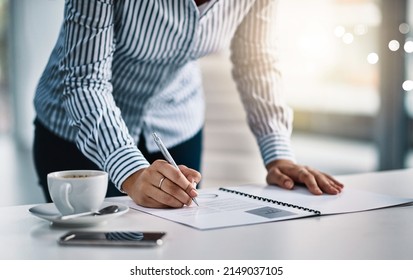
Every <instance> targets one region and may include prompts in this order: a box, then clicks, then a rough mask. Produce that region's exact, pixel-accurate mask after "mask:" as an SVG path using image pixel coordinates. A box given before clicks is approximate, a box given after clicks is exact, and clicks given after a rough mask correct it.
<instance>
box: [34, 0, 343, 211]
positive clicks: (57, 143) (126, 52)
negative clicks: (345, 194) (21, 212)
mask: <svg viewBox="0 0 413 280" xmlns="http://www.w3.org/2000/svg"><path fill="white" fill-rule="evenodd" d="M197 2H198V3H197ZM201 2H205V1H193V0H178V1H171V0H141V1H136V0H123V1H119V0H89V1H86V0H77V1H76V0H67V1H66V3H65V11H64V22H63V25H62V28H61V31H60V34H59V37H58V40H57V43H56V46H55V47H54V49H53V51H52V54H51V56H50V59H49V62H48V64H47V66H46V69H45V71H44V73H43V75H42V77H41V79H40V81H39V85H38V88H37V90H36V96H35V99H34V104H35V108H36V113H37V116H36V120H35V140H34V158H35V164H36V169H37V172H38V175H39V181H40V185H41V186H42V187H43V189H44V191H45V194H46V197H47V198H48V200H50V197H48V192H47V181H46V176H47V173H49V172H52V171H55V170H63V169H102V170H105V171H107V172H108V173H109V176H110V178H111V182H112V183H113V185H114V186H115V187H116V188H114V187H109V189H108V194H107V195H108V196H112V195H119V194H120V193H119V192H116V191H117V190H116V189H118V190H120V191H121V192H124V193H126V194H128V195H129V196H130V197H131V198H132V199H133V200H134V201H135V202H136V203H137V204H140V205H143V206H147V207H182V206H183V205H189V204H190V203H191V199H192V198H194V197H196V196H197V192H196V188H195V186H196V183H197V182H199V181H200V180H201V174H200V173H199V172H198V171H197V170H199V169H200V162H201V148H202V128H203V125H204V99H203V92H202V85H201V75H200V71H199V68H198V66H197V64H196V60H197V59H198V58H200V57H203V56H205V55H208V54H211V53H213V52H216V51H219V50H222V49H224V48H226V47H227V46H228V45H230V47H231V61H232V63H233V77H234V79H235V81H236V83H237V86H238V90H239V93H240V95H241V99H242V102H243V104H244V107H245V110H246V113H247V117H248V124H249V126H250V128H251V130H252V132H253V134H254V136H255V137H256V139H257V143H258V145H259V148H260V151H261V154H262V157H263V161H264V164H265V166H266V168H267V170H268V175H267V182H268V183H269V184H276V185H279V186H281V187H284V188H287V189H291V188H292V187H293V185H294V182H298V183H303V184H305V185H306V186H307V187H308V189H309V190H310V191H311V192H312V193H314V194H321V193H323V192H324V193H329V194H337V193H339V192H340V191H341V189H342V187H343V186H342V184H341V183H339V182H337V181H336V180H335V179H334V178H332V177H331V176H329V175H327V174H324V173H322V172H320V171H317V170H314V169H312V168H309V167H304V166H301V165H298V164H296V163H295V160H294V156H293V153H292V151H291V147H290V134H291V129H292V128H291V123H292V113H291V110H290V109H289V108H288V107H287V105H286V104H285V103H284V101H283V99H282V92H281V88H280V73H279V69H278V59H277V56H276V54H275V44H274V27H275V26H274V18H275V9H276V1H274V0H243V1H238V0H211V1H207V2H206V3H201ZM152 132H156V133H157V134H158V135H160V136H161V138H163V141H164V143H165V145H166V146H167V147H168V148H169V149H170V152H171V154H172V156H173V157H174V158H175V160H176V162H178V163H182V164H183V165H181V166H180V167H179V168H180V170H177V169H175V168H174V167H173V166H172V165H170V164H169V163H167V162H166V161H165V160H162V156H161V155H160V153H159V151H158V148H157V146H156V145H155V143H154V141H153V140H152V139H151V134H152ZM45 154H48V155H51V156H50V157H44V156H43V155H45Z"/></svg>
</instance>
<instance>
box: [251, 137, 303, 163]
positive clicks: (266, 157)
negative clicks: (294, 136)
mask: <svg viewBox="0 0 413 280" xmlns="http://www.w3.org/2000/svg"><path fill="white" fill-rule="evenodd" d="M257 141H258V146H259V148H260V152H261V156H262V159H263V161H264V164H265V165H267V164H268V163H270V162H272V161H274V160H277V159H288V160H291V161H292V162H296V160H295V156H294V152H293V149H292V147H291V141H290V137H289V136H287V135H276V134H270V135H266V136H263V137H260V138H258V139H257Z"/></svg>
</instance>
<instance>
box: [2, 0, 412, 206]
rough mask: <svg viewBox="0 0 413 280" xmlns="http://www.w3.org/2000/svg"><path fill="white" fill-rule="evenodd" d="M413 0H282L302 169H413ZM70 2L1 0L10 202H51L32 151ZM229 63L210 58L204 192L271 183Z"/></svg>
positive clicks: (6, 198) (281, 32)
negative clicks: (42, 93)
mask: <svg viewBox="0 0 413 280" xmlns="http://www.w3.org/2000/svg"><path fill="white" fill-rule="evenodd" d="M410 2H411V1H408V0H311V1H304V0H280V4H279V9H278V10H279V17H278V23H277V28H278V29H277V30H278V31H277V32H278V38H279V51H280V56H281V60H282V65H283V69H282V70H283V75H284V85H283V86H284V90H285V96H286V98H287V101H288V103H289V104H290V106H291V107H292V108H293V109H294V111H295V120H294V131H293V136H292V140H293V147H294V149H295V153H296V156H297V160H298V161H299V162H300V163H302V164H306V165H310V166H313V167H315V168H318V169H321V170H323V171H325V172H328V173H331V174H334V175H343V174H351V173H361V172H372V171H377V170H389V169H399V168H409V167H412V166H413V156H412V155H413V153H412V131H411V130H412V116H413V72H412V67H413V64H412V60H413V31H412V29H413V25H412V24H411V23H412V19H411V18H409V15H413V8H412V5H411V3H410ZM63 3H64V1H63V0H0V178H1V180H0V186H1V196H0V206H7V205H17V204H32V203H41V202H44V200H43V196H42V194H41V192H40V188H39V187H38V185H37V179H36V175H35V171H34V166H33V162H32V154H31V145H32V139H33V126H32V121H33V119H34V109H33V104H32V99H33V95H34V89H35V87H36V84H37V80H38V78H39V77H40V74H41V72H42V70H43V67H44V66H45V64H46V61H47V59H48V56H49V53H50V51H51V49H52V47H53V45H54V42H55V40H56V36H57V32H58V30H59V27H60V23H61V19H62V10H63ZM228 56H229V52H228V51H224V52H222V53H218V54H215V55H213V56H210V57H207V58H203V59H202V60H201V61H200V64H201V67H202V70H203V75H204V86H205V96H206V101H207V114H206V120H207V122H206V127H205V149H204V159H203V178H204V179H203V180H204V181H203V187H218V186H221V185H234V184H241V183H242V184H243V183H264V182H265V169H264V167H263V163H262V161H261V158H260V156H259V152H258V148H257V145H256V143H255V140H254V138H253V137H252V134H251V133H250V131H249V129H248V127H247V125H246V121H245V114H244V112H243V109H242V105H241V103H240V100H239V97H238V95H237V92H236V89H235V85H234V83H233V81H232V78H231V73H230V70H231V65H230V63H229V60H228ZM44 156H48V155H44Z"/></svg>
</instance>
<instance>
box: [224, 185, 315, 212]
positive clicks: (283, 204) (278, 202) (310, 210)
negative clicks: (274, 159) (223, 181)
mask: <svg viewBox="0 0 413 280" xmlns="http://www.w3.org/2000/svg"><path fill="white" fill-rule="evenodd" d="M219 190H220V191H224V192H229V193H235V194H238V195H242V196H246V197H249V198H253V199H257V200H261V201H264V202H270V203H273V204H277V205H282V206H286V207H291V208H295V209H300V210H303V211H307V212H311V213H314V214H316V215H321V212H320V211H318V210H314V209H311V208H307V207H303V206H299V205H295V204H290V203H286V202H282V201H278V200H275V199H270V198H266V197H262V196H257V195H252V194H248V193H244V192H240V191H236V190H230V189H226V188H219Z"/></svg>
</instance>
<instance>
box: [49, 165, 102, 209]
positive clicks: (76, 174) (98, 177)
mask: <svg viewBox="0 0 413 280" xmlns="http://www.w3.org/2000/svg"><path fill="white" fill-rule="evenodd" d="M47 185H48V188H49V193H50V196H51V198H52V200H53V202H54V204H55V205H56V208H57V209H58V210H59V211H60V213H61V214H62V215H70V214H75V213H82V212H91V211H98V210H99V209H100V207H101V206H102V203H103V201H104V199H105V196H106V190H107V188H108V174H107V173H106V172H105V171H99V170H66V171H57V172H52V173H49V174H48V175H47Z"/></svg>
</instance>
